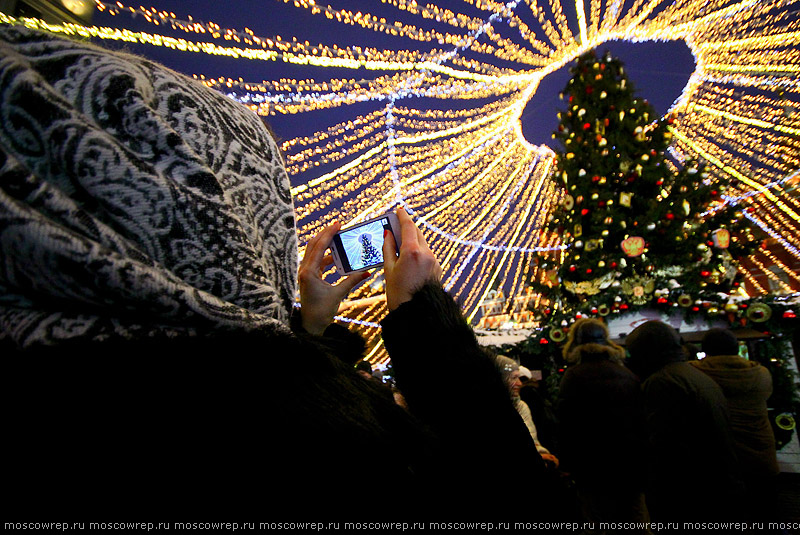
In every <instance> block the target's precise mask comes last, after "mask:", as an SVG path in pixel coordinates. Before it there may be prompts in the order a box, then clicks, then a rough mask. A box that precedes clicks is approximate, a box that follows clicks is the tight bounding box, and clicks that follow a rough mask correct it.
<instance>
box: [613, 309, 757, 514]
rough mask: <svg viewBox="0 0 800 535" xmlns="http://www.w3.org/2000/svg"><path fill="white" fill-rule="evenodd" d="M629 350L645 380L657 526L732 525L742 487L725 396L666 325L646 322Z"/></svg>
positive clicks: (650, 501) (650, 495)
mask: <svg viewBox="0 0 800 535" xmlns="http://www.w3.org/2000/svg"><path fill="white" fill-rule="evenodd" d="M625 345H626V347H627V349H628V351H629V352H630V354H631V360H632V362H635V363H636V364H637V369H638V370H640V373H642V375H641V376H640V377H641V379H642V380H643V382H642V390H643V392H644V406H645V414H646V431H647V438H648V445H647V457H648V459H647V461H648V485H647V491H646V494H647V507H648V509H649V511H650V514H651V516H652V519H653V521H658V522H662V521H699V520H707V519H725V518H728V519H730V518H734V517H735V515H736V514H737V512H738V506H739V504H740V500H741V498H742V495H743V493H744V485H743V484H742V481H741V478H740V474H739V466H738V461H737V458H736V454H735V451H734V447H733V437H732V434H731V427H730V418H729V415H728V409H727V402H726V400H725V396H724V395H723V393H722V390H721V389H720V388H719V386H718V385H717V384H716V383H715V382H714V381H713V380H711V379H710V378H709V377H708V376H707V375H705V374H704V373H703V372H701V371H699V370H698V369H696V368H695V367H694V366H692V365H690V364H689V363H688V362H686V356H685V353H684V351H683V347H682V342H681V337H680V335H679V334H678V332H677V331H676V330H675V329H674V328H672V327H671V326H670V325H668V324H666V323H664V322H661V321H657V320H651V321H647V322H645V323H643V324H642V325H640V326H638V327H637V328H636V329H634V330H633V332H632V333H631V334H630V335H628V337H627V338H626V339H625Z"/></svg>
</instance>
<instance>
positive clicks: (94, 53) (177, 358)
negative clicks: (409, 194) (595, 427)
mask: <svg viewBox="0 0 800 535" xmlns="http://www.w3.org/2000/svg"><path fill="white" fill-rule="evenodd" d="M0 99H1V100H2V105H0V110H1V111H0V113H2V115H3V117H2V120H0V221H1V222H2V223H0V251H2V265H1V266H0V286H2V288H3V292H2V299H0V344H1V345H2V347H3V349H4V353H5V355H6V357H7V358H6V361H7V363H8V366H7V369H6V373H4V378H5V383H4V393H5V394H6V396H7V402H6V414H7V421H6V433H7V435H6V436H7V438H8V440H7V441H6V444H5V445H6V457H7V459H8V461H9V463H8V466H7V470H6V471H5V472H4V476H5V480H4V481H5V482H6V486H7V487H8V488H9V489H13V493H12V494H13V496H12V497H11V498H9V499H8V500H7V502H6V509H7V510H9V511H12V512H13V513H15V514H17V515H22V513H27V512H30V511H36V512H41V514H42V515H45V516H46V515H47V514H56V513H64V514H70V515H73V516H74V515H86V514H90V513H91V514H94V515H97V514H99V513H104V514H105V515H111V518H122V516H123V515H125V516H124V518H131V517H130V515H131V514H132V513H133V512H135V513H137V514H142V513H147V514H152V513H156V512H161V513H169V514H171V515H173V516H175V515H183V514H184V513H189V512H191V513H193V514H195V515H200V516H191V517H187V516H179V517H177V518H180V519H181V521H185V520H186V519H187V518H198V519H205V518H210V517H209V516H208V515H209V514H212V513H219V512H226V513H227V512H239V513H249V514H251V515H252V514H257V515H259V516H257V517H256V518H259V519H261V518H267V519H270V518H276V515H281V516H280V518H295V517H290V516H287V515H290V514H291V513H294V512H297V511H300V512H303V513H305V515H306V516H305V517H299V518H311V516H309V515H314V514H320V515H322V518H332V516H331V515H334V514H336V513H337V512H348V511H350V509H349V505H350V504H351V503H352V501H353V499H354V497H356V496H359V495H362V494H364V493H365V492H370V493H375V495H380V496H381V499H383V500H386V502H387V503H392V504H393V506H394V507H399V509H398V511H399V513H400V514H402V515H404V516H407V517H408V518H412V517H413V514H415V513H419V511H425V510H428V509H427V508H430V509H433V510H436V511H437V512H444V513H447V512H456V511H461V512H463V511H469V512H470V513H475V514H480V513H481V512H486V511H489V510H496V509H495V508H497V507H501V506H502V508H503V510H505V508H506V507H507V506H508V502H507V497H505V496H503V497H502V500H501V499H500V497H497V498H496V499H495V500H493V496H491V495H490V496H487V495H486V494H485V492H484V489H486V488H492V487H499V486H500V485H501V484H506V477H507V473H506V466H505V465H504V464H503V463H499V462H497V460H496V459H495V458H494V456H493V455H492V454H491V452H492V451H495V450H497V449H499V448H500V447H502V448H503V449H505V450H506V451H510V452H511V453H512V454H514V455H515V456H517V457H519V458H521V459H524V460H523V461H522V462H521V464H519V465H518V467H517V469H518V471H520V472H521V473H522V474H524V475H526V476H527V479H536V478H537V477H539V474H541V473H542V472H543V470H544V467H543V464H542V463H541V460H538V463H537V459H538V456H533V455H526V453H527V452H529V451H530V449H531V448H532V447H533V444H532V443H531V441H530V438H529V437H528V435H527V433H526V431H525V429H524V427H522V426H520V425H518V423H519V421H518V420H519V418H518V416H517V413H516V412H515V411H514V409H513V407H512V406H511V404H509V403H508V395H507V393H506V391H505V389H504V388H503V385H502V382H501V380H500V378H499V375H498V374H497V372H496V370H495V368H494V362H493V361H491V359H489V358H488V356H487V355H485V354H484V353H483V352H482V351H481V350H480V347H479V346H478V343H477V340H476V339H475V336H474V334H473V332H472V330H471V329H470V328H469V326H468V324H467V323H466V322H465V321H464V318H463V316H462V315H461V312H460V310H459V308H458V306H457V305H456V303H455V302H454V301H453V299H452V298H451V297H449V296H448V295H447V294H446V293H445V292H444V290H443V288H442V286H441V283H440V282H439V278H440V276H441V268H440V267H439V264H438V261H436V258H435V257H434V255H433V253H432V252H431V251H430V249H429V248H428V246H427V244H426V243H425V240H424V237H423V236H422V233H421V232H420V231H419V230H418V229H417V228H416V226H415V225H414V223H413V221H412V220H411V219H410V217H409V216H408V215H407V214H406V213H405V212H404V211H403V210H399V211H398V218H400V220H401V227H402V228H401V232H402V247H401V248H400V251H399V256H396V255H395V249H394V241H393V240H392V239H391V236H389V237H387V239H386V240H385V243H384V251H383V252H384V256H385V257H386V258H387V261H386V266H385V277H386V299H387V306H388V309H389V310H390V312H389V314H388V315H387V316H386V318H385V319H384V320H383V322H382V326H383V332H382V335H383V339H384V343H385V345H386V348H387V350H388V351H389V354H390V356H391V357H392V362H393V365H394V371H395V376H396V379H397V384H398V387H399V388H400V390H401V391H402V392H403V396H404V398H405V400H406V401H407V405H408V410H405V409H403V408H401V407H399V406H398V405H397V404H396V403H394V401H393V400H392V398H391V397H390V396H386V395H384V393H383V392H382V391H380V390H379V389H378V388H379V387H380V385H377V386H376V385H374V384H372V382H369V381H364V380H363V379H361V378H360V377H359V376H358V375H357V374H356V373H355V370H354V369H353V366H352V364H353V362H354V361H355V360H357V359H358V358H360V357H361V352H362V351H363V342H362V345H360V346H359V344H352V343H350V342H349V341H348V340H344V342H343V341H342V338H341V337H340V336H334V335H336V334H337V333H336V331H337V329H336V326H335V325H331V322H332V320H333V316H334V314H335V312H336V309H337V308H338V305H339V302H340V301H341V299H342V298H343V297H344V296H345V295H346V294H347V291H348V290H349V289H351V288H352V287H353V286H354V285H355V284H357V283H358V282H359V281H360V280H362V277H361V276H355V277H351V278H349V279H346V280H345V281H344V282H342V283H340V284H339V285H336V286H332V285H329V284H327V283H326V282H324V281H323V280H322V279H321V277H320V272H321V269H322V268H324V267H325V264H326V263H327V260H326V256H325V254H324V253H325V250H326V248H327V247H328V245H329V243H330V238H331V237H332V235H333V234H334V233H335V232H336V231H337V230H338V225H331V226H329V227H326V228H325V229H323V230H322V231H321V232H320V233H319V234H318V235H317V236H315V237H314V238H312V240H310V241H309V243H308V244H307V245H306V252H305V256H304V258H303V262H302V263H301V265H300V266H299V271H298V263H297V258H298V249H297V243H296V241H297V239H296V234H295V220H294V212H293V207H292V199H291V195H290V190H289V181H288V178H287V175H286V172H285V170H284V168H283V165H282V161H281V158H280V155H279V153H278V149H277V147H276V144H275V142H274V140H273V139H272V137H271V136H270V135H269V132H268V130H267V129H266V128H265V126H264V124H263V123H262V122H261V120H260V119H259V118H258V117H257V116H256V115H255V114H254V113H252V112H251V111H250V110H248V109H246V108H245V107H243V106H241V105H239V104H237V103H235V102H234V101H232V100H230V99H227V98H225V97H224V96H222V95H220V94H218V93H216V92H214V91H212V90H210V89H209V88H207V87H204V86H202V85H201V84H199V83H197V82H196V81H193V80H191V79H188V78H186V77H184V76H182V75H179V74H177V73H174V72H172V71H170V70H169V69H167V68H165V67H163V66H160V65H157V64H154V63H153V62H151V61H148V60H146V59H143V58H140V57H136V56H131V55H126V54H121V53H111V52H109V51H106V50H103V49H101V48H98V47H95V46H93V45H91V44H87V43H85V42H75V41H70V40H66V39H63V38H58V37H55V36H53V35H50V34H46V33H40V32H36V31H32V30H28V29H25V28H20V27H13V26H6V27H1V28H0ZM298 279H299V293H300V296H301V304H302V307H301V313H300V315H299V316H298V315H292V313H291V311H292V307H293V304H294V300H295V295H296V293H297V291H296V290H297V286H296V285H297V282H298ZM290 320H291V321H290ZM295 320H296V321H295ZM343 330H344V329H343V328H341V327H339V329H338V331H343ZM341 334H342V333H341V332H339V333H338V335H341ZM432 368H437V369H451V370H454V372H453V374H454V376H453V377H452V379H454V382H453V383H448V384H442V382H441V381H438V380H432V378H431V374H430V373H429V370H430V369H432ZM459 383H461V384H469V385H470V387H471V389H472V392H471V395H470V396H469V399H467V400H464V403H463V406H462V409H463V412H462V413H460V414H458V415H453V414H452V411H451V405H452V403H451V400H452V399H453V398H454V397H455V396H457V395H458V393H457V391H458V386H457V384H459ZM361 452H367V453H368V454H370V455H374V456H375V457H376V458H380V460H381V471H382V473H383V474H384V475H385V477H386V479H387V480H388V481H391V483H389V484H383V480H380V481H374V480H371V481H364V480H362V479H361V478H360V477H357V476H358V475H359V474H357V473H355V472H354V471H353V468H352V465H351V463H350V462H348V459H350V458H351V457H352V456H353V455H354V454H357V453H361ZM465 467H468V469H465ZM354 476H355V477H354ZM374 485H378V487H379V488H377V489H373V488H370V486H374ZM546 490H547V489H546V488H545V487H541V486H533V487H525V488H524V489H521V490H520V493H519V498H520V500H523V499H524V500H525V503H537V504H541V506H542V511H543V513H546V512H547V511H548V508H547V495H546ZM531 491H532V492H542V493H544V494H543V495H542V496H539V497H538V498H535V499H533V498H531V496H530V495H529V494H527V493H528V492H531ZM440 496H447V497H448V500H447V501H446V503H442V501H441V500H440V499H439V497H440ZM403 506H405V507H406V508H405V509H404V508H403ZM376 513H379V514H381V515H383V514H384V512H383V510H381V509H380V508H376ZM115 515H116V516H115ZM203 515H205V516H203ZM359 515H360V517H359V518H363V517H364V513H363V511H360V512H359ZM20 518H23V517H22V516H20ZM24 518H30V517H27V516H25V517H24ZM37 518H38V517H37ZM82 518H83V516H82ZM90 518H99V517H97V516H92V517H90ZM105 518H109V517H108V516H106V517H105ZM249 518H252V516H251V517H249ZM313 518H316V517H313Z"/></svg>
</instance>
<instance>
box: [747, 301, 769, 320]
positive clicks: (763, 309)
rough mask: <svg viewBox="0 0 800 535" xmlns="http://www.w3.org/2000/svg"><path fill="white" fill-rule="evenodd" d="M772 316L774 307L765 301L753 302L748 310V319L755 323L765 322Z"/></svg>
mask: <svg viewBox="0 0 800 535" xmlns="http://www.w3.org/2000/svg"><path fill="white" fill-rule="evenodd" d="M771 317H772V309H771V308H770V307H769V305H766V304H764V303H753V304H752V305H750V307H749V308H748V310H747V319H749V320H750V321H752V322H753V323H764V322H765V321H768V320H769V319H770V318H771Z"/></svg>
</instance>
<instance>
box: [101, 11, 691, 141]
mask: <svg viewBox="0 0 800 535" xmlns="http://www.w3.org/2000/svg"><path fill="white" fill-rule="evenodd" d="M328 4H329V5H332V6H333V7H335V8H337V9H350V10H354V11H355V10H359V9H361V10H364V11H368V12H369V13H371V14H374V15H377V16H381V15H383V16H386V18H387V19H388V20H398V19H400V20H403V21H404V22H409V23H412V24H415V25H417V26H420V27H424V26H423V25H425V24H428V25H431V26H432V27H435V23H433V22H431V21H429V20H425V19H422V18H421V17H411V16H408V15H407V14H405V13H403V12H399V11H397V10H394V9H388V8H386V6H383V5H382V4H381V3H378V2H376V1H374V0H373V1H363V0H343V1H339V2H333V1H331V2H328ZM436 5H438V6H440V7H449V8H451V9H453V10H454V11H459V12H462V13H465V14H470V15H477V14H478V13H477V12H476V11H473V12H470V11H469V10H470V9H473V10H474V8H473V7H472V6H470V5H468V4H464V3H462V2H460V1H453V0H440V1H438V2H436ZM148 6H150V7H155V8H156V9H158V10H167V11H171V12H173V13H175V15H176V16H177V17H178V18H179V19H183V20H187V19H188V18H189V15H191V16H192V17H194V19H195V20H202V21H213V22H215V23H217V24H218V25H220V26H221V27H222V28H230V29H236V30H243V29H244V28H249V29H250V30H252V31H253V32H254V34H255V35H257V36H260V37H274V36H276V35H280V36H281V37H282V38H283V39H284V40H287V39H289V40H290V39H291V38H292V37H296V38H297V39H298V40H299V41H304V40H308V41H309V42H310V43H313V44H317V43H321V44H325V45H333V44H336V45H338V46H340V47H346V46H352V45H357V46H361V47H376V48H380V49H392V50H394V49H409V48H414V47H415V46H416V47H417V49H418V50H427V48H426V47H430V46H431V45H430V44H429V43H427V42H417V41H412V40H410V39H399V38H393V37H390V36H385V35H383V34H379V33H377V32H374V31H371V30H365V29H362V28H360V27H352V26H346V25H343V24H338V23H335V22H333V21H329V20H328V19H326V18H325V17H324V16H320V15H316V16H312V15H311V14H310V11H309V10H306V9H300V8H296V7H294V5H293V4H291V3H290V4H286V3H284V2H281V1H278V0H268V1H265V0H227V1H219V0H215V1H209V0H194V1H192V2H185V1H181V0H154V1H153V2H152V3H151V4H148ZM568 7H569V6H565V9H568ZM566 14H567V17H568V19H569V20H570V21H573V20H574V18H575V17H574V13H573V14H570V13H568V12H567V13H566ZM403 15H405V16H406V18H403ZM571 15H573V16H571ZM483 16H484V17H485V14H484V15H483ZM93 22H94V24H96V25H98V26H116V27H124V28H128V29H132V30H141V31H146V32H150V33H165V34H167V35H174V36H176V37H183V38H188V39H198V40H205V39H207V37H206V36H196V35H194V34H186V33H183V32H172V31H171V30H170V29H169V28H165V27H164V26H154V25H152V24H150V23H147V22H145V21H144V19H143V17H141V16H137V17H131V16H130V15H127V14H122V15H117V16H115V17H111V16H109V15H108V14H106V13H96V14H95V17H94V19H93ZM532 25H535V21H533V22H532ZM498 26H499V27H502V26H503V25H498ZM570 26H573V29H574V24H570ZM450 31H452V29H451V30H450ZM101 44H102V45H103V46H107V47H113V48H125V49H127V50H129V51H132V52H135V53H137V54H141V55H144V56H147V57H149V58H151V59H154V60H156V61H159V62H161V63H163V64H165V65H167V66H169V67H171V68H173V69H175V70H178V71H180V72H183V73H185V74H188V75H192V74H198V75H199V74H203V75H205V76H206V77H209V78H213V77H219V76H225V77H231V78H238V77H242V78H243V79H244V80H245V81H247V82H257V81H261V80H274V79H280V78H296V79H308V78H314V79H315V80H317V81H322V80H327V79H330V78H355V79H361V78H365V77H376V76H379V75H380V74H383V73H380V72H374V71H363V70H362V71H352V70H344V69H341V70H337V69H310V68H307V67H305V68H303V67H298V66H294V65H289V64H286V63H284V62H264V61H251V60H242V59H239V60H234V59H228V58H217V57H210V56H208V55H206V54H195V53H186V52H175V51H171V50H168V49H164V48H160V47H153V46H146V45H130V44H124V45H123V44H120V43H116V42H111V41H103V42H102V43H101ZM229 44H232V45H235V44H236V43H229ZM606 49H608V50H609V51H611V53H612V54H613V55H615V56H617V57H619V58H620V59H621V60H622V61H623V63H624V64H625V67H626V71H627V73H628V76H629V78H630V81H631V82H632V83H633V84H634V87H635V88H636V89H637V94H638V95H639V96H641V97H642V98H645V99H647V100H648V101H649V102H650V103H651V104H652V105H653V106H654V107H655V109H656V111H657V112H658V113H659V114H663V113H665V112H666V110H667V109H668V108H669V106H670V105H671V104H672V103H673V101H674V100H675V99H676V98H677V97H678V96H679V95H680V94H681V91H682V90H683V88H684V87H685V85H686V82H687V80H688V78H689V76H690V75H691V73H692V71H693V69H694V58H693V57H692V54H691V52H690V51H689V49H688V47H687V46H686V44H685V43H683V42H682V41H673V42H667V43H663V42H645V43H625V42H610V43H606V44H603V45H601V46H600V47H599V48H598V53H603V52H604V51H605V50H606ZM480 59H481V60H482V61H487V58H486V56H482V57H481V58H480ZM495 64H496V65H500V66H511V65H510V64H508V63H503V62H501V61H499V60H498V61H497V62H495ZM568 67H569V66H565V67H562V68H561V69H559V70H558V71H556V72H555V73H553V74H551V75H549V76H548V77H546V78H545V79H544V80H543V81H542V84H541V86H540V88H539V89H538V91H537V93H536V95H535V96H534V97H533V98H532V99H531V101H530V102H529V104H528V106H527V108H526V110H525V112H524V114H523V117H522V123H523V132H524V134H525V136H526V138H527V139H528V140H529V141H530V142H532V143H534V144H537V145H538V144H542V143H544V144H548V145H551V146H552V145H553V143H554V141H553V140H552V138H551V133H552V132H553V130H555V128H556V126H557V124H558V123H557V121H558V120H557V118H556V113H557V112H558V111H560V109H562V108H563V103H562V102H561V101H560V100H559V99H558V94H559V92H561V91H562V90H563V89H564V87H565V85H566V83H567V81H568V80H569V72H568ZM409 105H413V106H414V107H420V108H425V107H426V106H436V107H440V108H441V107H446V106H448V103H447V102H441V101H440V102H428V103H424V102H419V101H417V102H414V103H409ZM452 105H453V106H462V105H463V104H458V103H453V104H452ZM367 108H368V107H367V106H365V109H364V110H363V111H362V110H357V109H352V107H351V109H340V110H337V111H336V112H333V113H334V117H331V116H326V117H325V118H320V117H316V116H315V114H313V113H309V114H303V115H300V116H297V115H294V116H288V117H282V116H272V117H269V118H268V121H269V122H270V124H271V126H272V127H273V129H274V131H275V132H276V133H277V135H278V136H279V138H281V139H290V138H293V137H296V136H300V135H310V134H312V133H313V132H315V131H317V130H320V129H321V128H323V127H324V126H326V125H327V124H332V123H333V122H335V121H336V120H340V119H341V118H352V117H354V116H355V115H357V114H359V113H363V112H365V111H367ZM337 113H338V114H340V115H341V117H335V115H336V114H337Z"/></svg>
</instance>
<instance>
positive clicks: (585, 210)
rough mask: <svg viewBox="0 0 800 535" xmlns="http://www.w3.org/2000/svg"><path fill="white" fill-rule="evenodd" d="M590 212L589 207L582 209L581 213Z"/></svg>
mask: <svg viewBox="0 0 800 535" xmlns="http://www.w3.org/2000/svg"><path fill="white" fill-rule="evenodd" d="M588 213H589V209H588V208H584V209H583V210H581V215H587V214H588Z"/></svg>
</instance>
